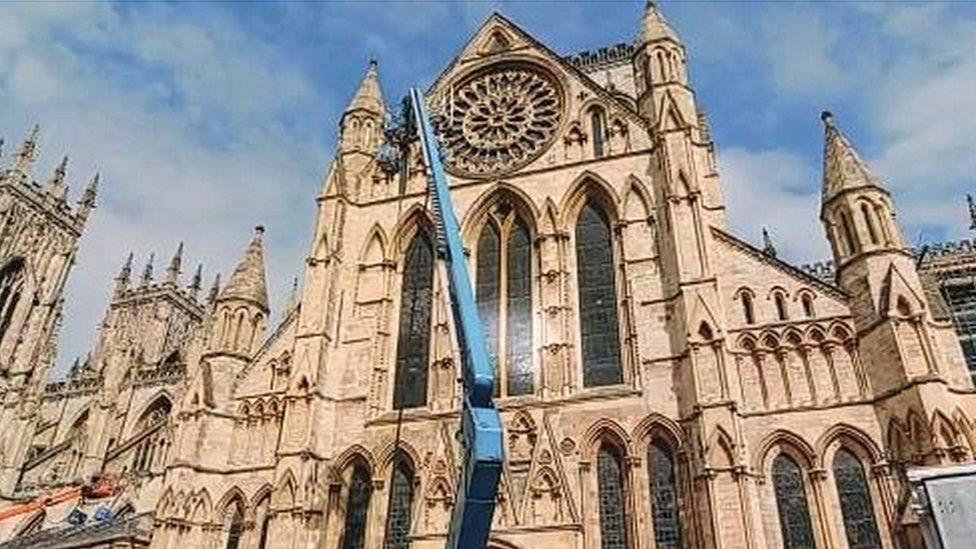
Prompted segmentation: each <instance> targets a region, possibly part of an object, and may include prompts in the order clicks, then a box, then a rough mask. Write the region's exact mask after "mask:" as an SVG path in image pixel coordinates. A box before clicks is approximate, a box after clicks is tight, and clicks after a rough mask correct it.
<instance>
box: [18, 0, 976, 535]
mask: <svg viewBox="0 0 976 549" xmlns="http://www.w3.org/2000/svg"><path fill="white" fill-rule="evenodd" d="M639 28H640V32H639V34H638V38H637V40H636V41H635V42H633V43H632V44H625V45H622V46H615V47H613V48H608V49H605V50H600V51H598V52H595V53H587V54H578V55H575V56H570V57H561V56H558V55H556V54H555V53H553V52H552V51H551V50H549V49H548V48H547V47H546V46H545V45H543V44H541V43H539V42H538V41H536V40H535V39H534V38H532V37H531V36H530V35H529V34H527V33H526V32H525V31H523V30H522V29H520V28H519V27H518V26H516V25H515V24H513V23H512V22H511V21H509V20H507V19H505V18H504V17H502V16H500V15H497V14H496V15H493V16H491V17H490V18H489V19H488V21H487V22H486V23H485V24H484V25H483V26H482V28H481V29H480V30H479V31H478V33H477V34H476V35H475V36H474V37H473V38H472V40H471V41H470V42H469V43H468V44H467V45H466V46H465V47H464V48H463V50H462V51H461V52H460V54H459V55H458V56H457V58H455V59H454V60H453V61H452V62H451V63H450V64H449V65H448V66H447V68H446V69H445V71H444V72H443V74H441V75H440V76H439V77H438V78H437V79H436V81H435V82H434V83H433V85H432V86H431V88H430V89H429V90H428V92H427V93H428V99H429V103H430V105H431V107H432V109H433V110H434V111H435V114H436V124H437V126H438V131H439V134H440V137H441V142H442V146H443V149H444V153H445V160H446V164H447V166H448V168H449V171H450V172H451V174H452V196H453V199H454V201H455V207H456V209H457V213H458V217H459V218H460V219H461V224H462V231H463V237H464V238H465V240H466V242H467V244H468V246H469V248H470V251H471V254H470V257H471V266H472V268H471V271H472V276H473V277H474V284H475V289H476V294H477V298H478V302H479V307H480V308H481V312H482V316H483V319H484V320H485V324H486V327H487V333H488V339H489V344H490V347H491V350H492V352H493V355H494V356H495V359H496V363H497V364H498V386H499V388H498V398H497V400H496V402H497V404H498V406H499V408H500V410H501V413H502V417H503V419H504V422H505V426H506V442H507V456H506V457H507V462H506V466H505V470H504V473H503V476H502V485H501V489H500V493H499V497H498V505H497V507H496V513H495V519H494V520H495V528H494V531H493V536H492V542H491V546H492V547H495V548H506V549H512V548H528V547H556V546H564V547H578V548H586V549H595V548H624V547H626V548H640V549H645V548H646V549H651V548H654V549H667V548H675V547H689V548H690V547H695V548H712V547H720V548H726V549H731V548H752V547H762V548H766V547H768V548H777V547H795V548H800V547H803V548H806V547H822V548H828V547H837V548H840V547H849V546H856V547H884V548H895V547H917V546H918V543H919V542H918V539H917V537H916V536H915V533H916V532H915V528H914V527H913V517H912V514H911V510H910V509H909V508H908V505H907V502H908V500H907V490H906V487H905V484H904V480H903V476H904V471H905V469H906V468H907V467H914V466H925V465H932V464H944V463H952V462H963V461H971V460H972V459H973V457H974V451H976V431H974V430H973V429H974V425H973V418H974V414H976V397H974V389H973V384H972V381H971V380H970V376H969V371H968V370H967V367H966V363H965V360H964V358H963V354H962V352H961V350H960V345H959V343H958V339H957V337H956V334H955V332H954V330H953V327H954V326H953V322H952V316H951V315H950V314H948V313H947V311H948V309H947V308H946V303H945V301H944V300H943V299H941V295H940V293H939V291H938V290H935V291H933V289H932V288H933V285H932V284H931V283H929V282H927V280H928V279H929V277H928V276H927V275H925V274H924V273H921V274H920V272H919V271H918V270H917V268H916V257H915V255H914V254H913V252H912V251H911V250H909V249H908V248H907V247H906V245H905V242H904V241H903V238H902V235H901V231H900V229H899V227H898V224H897V222H896V216H895V212H896V211H895V208H894V205H893V203H892V197H891V196H890V194H889V193H888V191H887V190H886V188H885V185H884V184H883V182H881V181H880V180H879V179H878V178H877V177H875V176H874V175H873V174H872V173H871V172H870V170H869V169H868V167H867V166H866V165H865V163H864V162H863V161H862V160H861V159H860V158H859V156H858V154H857V152H856V151H855V149H854V147H853V146H852V144H851V142H850V141H849V139H848V138H847V137H846V136H845V135H844V134H843V133H842V131H841V130H840V128H839V127H838V126H837V124H836V123H835V121H834V120H833V118H832V117H831V116H830V115H829V114H828V113H825V114H824V116H823V120H824V127H825V151H824V189H823V204H822V209H821V213H820V216H821V220H822V222H823V225H824V229H825V232H826V235H827V238H828V239H829V241H830V244H831V248H832V250H833V252H834V263H833V266H830V267H827V266H821V268H820V269H819V270H815V272H813V273H811V269H806V270H805V269H802V268H797V267H794V266H791V265H789V264H787V263H785V262H783V261H781V260H780V259H777V257H776V255H775V250H774V249H773V247H772V245H771V244H768V245H767V246H766V247H765V249H757V248H755V247H753V246H752V245H750V244H748V243H746V242H744V241H742V240H740V239H739V238H737V237H736V236H734V235H732V234H731V233H730V232H729V230H728V228H727V226H726V219H725V207H724V201H723V198H722V193H723V191H722V188H721V180H720V177H719V171H718V168H717V163H716V158H715V147H714V144H713V143H712V141H711V137H710V134H709V131H708V126H707V119H706V117H705V115H704V113H703V112H702V111H701V110H700V109H699V107H698V105H697V104H696V100H695V94H694V91H693V89H692V87H691V84H690V80H689V77H688V74H687V57H686V52H685V49H684V47H683V45H682V44H681V41H680V39H679V37H678V35H677V33H676V32H675V31H674V30H673V29H672V28H671V27H670V26H669V25H668V23H667V22H666V20H665V19H664V17H663V15H662V14H661V12H660V11H659V10H658V8H657V7H656V6H655V5H654V4H653V3H649V4H648V7H647V10H646V13H645V15H644V18H643V19H642V21H641V22H640V25H639ZM389 114H390V113H388V112H387V107H386V102H385V100H384V98H383V95H382V92H381V88H380V83H379V71H378V67H377V65H376V64H375V63H372V64H371V65H370V67H369V69H368V71H367V73H366V76H365V77H364V79H363V81H362V84H361V85H360V88H359V90H358V91H357V92H356V94H355V96H354V98H353V100H352V102H351V103H350V105H349V108H348V109H347V111H346V112H345V114H344V115H343V117H342V119H341V120H340V123H339V130H340V139H339V146H338V150H337V152H336V156H335V159H334V161H333V163H332V165H331V167H330V169H329V171H328V173H327V175H326V177H325V180H324V183H323V189H322V192H321V194H320V195H319V197H318V200H317V205H318V209H317V214H316V215H317V217H316V228H315V234H314V239H313V244H312V246H311V249H310V250H309V255H308V258H307V262H306V267H305V271H304V278H303V283H302V285H301V288H302V289H301V291H300V292H299V293H297V294H296V297H295V298H294V299H293V300H292V301H291V302H290V303H288V304H287V306H286V307H285V308H284V310H283V314H282V319H283V320H281V321H280V322H279V323H278V324H277V325H273V326H269V325H268V318H269V314H270V308H269V303H268V299H267V290H266V285H265V275H264V258H263V255H264V250H263V241H262V234H263V231H264V230H263V229H262V228H260V227H259V228H258V229H257V230H256V232H255V235H254V237H253V238H252V241H251V242H250V244H249V245H248V247H247V249H246V251H245V254H244V257H243V259H242V260H241V262H240V264H239V265H238V267H237V268H236V269H235V271H234V272H233V273H232V275H231V276H230V278H229V280H228V282H227V285H226V286H224V287H222V288H221V287H220V286H219V283H218V284H216V285H215V287H214V290H213V291H212V292H211V294H210V296H209V298H208V299H206V300H204V301H202V302H201V301H199V300H198V298H197V294H198V292H199V289H200V277H199V271H198V274H197V276H196V277H195V278H194V279H193V281H192V282H191V283H190V285H189V287H188V288H185V289H184V288H182V287H181V283H180V282H179V273H180V270H181V260H180V257H181V254H180V252H177V254H176V256H175V257H174V259H173V260H172V261H171V264H170V267H169V269H168V271H167V274H166V278H165V281H164V282H160V283H155V282H153V276H152V272H151V268H152V267H151V266H152V261H150V264H149V267H147V271H146V272H145V273H144V274H143V276H142V279H141V282H140V283H139V284H138V285H137V286H132V285H131V283H130V282H129V279H130V275H131V272H130V271H131V268H132V267H131V260H130V261H129V262H127V263H126V265H125V267H124V268H123V271H122V273H121V274H120V276H119V278H118V280H117V290H116V292H115V295H114V298H113V300H112V303H111V305H110V306H109V311H108V313H107V315H106V320H105V323H104V324H103V327H102V334H101V338H100V341H99V343H98V344H97V345H96V347H95V349H94V351H93V353H92V355H91V357H90V358H88V359H87V360H85V361H84V362H83V363H80V364H79V365H78V366H77V367H76V368H74V369H73V372H72V375H71V376H70V377H69V378H68V380H67V381H65V382H60V383H56V384H49V385H48V386H46V387H44V386H43V385H42V384H40V383H38V381H37V380H38V379H43V378H44V374H45V373H46V369H47V368H48V367H49V364H50V357H51V354H52V353H53V343H52V342H53V338H54V337H55V335H56V326H57V311H58V310H59V309H58V303H59V301H57V300H59V299H60V294H59V293H58V292H59V290H60V286H58V287H56V288H52V289H51V290H50V294H49V295H50V296H51V297H50V298H49V299H48V301H44V300H43V299H41V300H35V301H34V303H35V304H39V305H35V304H32V305H31V307H41V306H44V304H45V303H47V307H48V309H44V310H41V309H38V310H37V312H34V313H31V314H32V315H38V316H40V317H43V318H44V319H45V320H44V322H41V321H40V320H38V321H35V322H34V324H32V325H31V326H34V325H36V326H37V327H36V328H32V329H34V330H38V332H36V333H37V334H40V335H32V336H30V337H29V338H24V340H25V341H27V340H28V339H29V340H30V341H34V342H36V343H35V346H37V347H38V348H40V349H42V350H45V351H44V352H41V354H40V356H41V358H40V359H37V360H35V361H34V362H31V361H22V362H18V361H17V360H16V359H15V360H13V361H12V362H10V361H7V362H3V363H0V364H2V367H3V369H4V372H6V373H7V374H6V375H7V377H6V378H5V380H9V381H7V385H6V386H5V389H4V390H5V391H6V392H5V394H4V409H3V414H4V416H3V423H2V430H3V432H2V436H3V442H4V445H3V452H4V453H3V461H2V463H3V477H2V484H0V494H2V495H3V496H4V497H6V498H9V499H19V500H23V499H25V498H28V497H30V496H31V495H35V494H38V493H40V491H41V490H50V489H51V488H54V487H57V486H58V485H59V483H65V484H71V483H74V484H77V483H79V482H84V480H85V479H86V478H88V477H91V476H92V475H95V474H96V473H97V474H102V475H103V477H105V476H107V477H110V478H112V479H116V482H117V485H118V488H117V493H118V495H117V496H115V499H113V500H112V502H111V506H113V507H112V508H113V509H118V508H119V507H120V506H122V505H130V506H131V508H132V510H134V511H136V512H137V514H136V515H134V516H139V517H142V516H143V515H141V514H139V513H142V512H145V511H151V512H152V513H153V520H154V528H153V535H152V539H151V546H152V547H156V548H173V547H213V548H217V547H227V548H231V549H236V548H238V547H249V548H250V547H254V548H257V547H261V548H265V547H268V548H271V547H274V548H297V547H320V548H328V549H345V548H360V547H369V548H378V547H391V548H400V547H407V546H410V547H414V548H425V547H431V548H433V547H443V545H444V542H445V535H446V532H447V525H448V522H449V517H450V514H451V509H452V506H453V503H454V497H455V485H456V482H457V471H458V462H459V459H461V458H460V456H459V448H458V445H457V442H456V437H455V433H456V430H457V428H458V426H457V421H458V414H457V411H458V399H459V393H460V389H459V386H458V382H457V379H458V376H459V371H458V364H459V357H458V353H457V348H456V344H455V340H454V338H453V336H452V334H453V330H454V326H453V319H452V317H451V315H450V308H449V305H448V302H447V295H446V285H445V281H446V276H445V273H444V271H443V265H442V264H441V263H440V262H439V261H438V260H437V254H436V242H437V234H436V229H435V225H434V220H433V218H432V214H431V211H432V208H433V206H432V204H431V202H430V197H429V196H428V193H427V191H426V189H427V181H426V174H425V169H424V166H423V163H422V158H421V155H420V152H419V149H418V147H417V144H416V143H411V142H410V141H409V140H406V141H402V140H401V142H400V143H399V144H398V148H396V149H394V148H393V147H392V146H391V145H392V143H391V142H390V141H391V137H390V136H392V135H393V134H392V133H390V132H386V131H384V129H385V128H386V120H387V118H388V117H389ZM25 148H26V146H25ZM31 150H32V149H31ZM31 154H33V153H31ZM27 156H30V155H29V154H28V155H25V154H23V153H22V154H21V155H19V156H18V159H19V160H18V162H22V161H23V160H22V159H23V158H26V157H27ZM16 166H17V165H15V167H14V168H13V169H12V170H9V171H8V172H5V173H6V174H7V175H6V176H5V177H6V179H4V184H3V186H2V188H3V189H4V192H7V193H10V192H11V191H10V190H9V189H10V188H13V187H16V185H18V184H20V183H16V182H14V181H12V180H11V177H16V176H17V174H18V173H21V172H18V171H17V167H16ZM18 188H19V187H18ZM18 192H20V191H18ZM33 192H34V193H35V194H37V195H38V196H40V194H39V193H41V191H40V190H35V191H33ZM45 192H47V193H48V194H49V195H50V194H52V193H53V194H54V195H55V196H56V195H57V193H56V192H53V191H45ZM3 196H4V197H6V196H7V195H3ZM32 196H33V195H32ZM45 196H46V195H45ZM86 196H87V195H86ZM91 196H92V200H93V196H94V192H93V191H92V193H91ZM37 200H39V199H37ZM44 200H47V201H48V202H52V203H53V202H56V200H55V199H54V198H45V199H44ZM92 200H89V201H87V202H85V201H84V200H83V202H82V210H83V211H85V212H87V209H85V208H90V207H91V203H92ZM48 202H44V203H43V204H46V205H47V206H44V208H47V209H43V208H42V211H44V212H59V211H62V210H63V208H62V207H60V206H57V207H52V206H51V205H50V204H48ZM9 203H10V199H8V202H6V204H9ZM39 204H40V202H39ZM86 204H87V206H85V205H86ZM39 208H40V206H39ZM8 210H9V207H8ZM2 211H3V210H0V212H2ZM45 215H51V216H53V215H54V214H53V213H48V214H45ZM75 215H76V216H78V215H81V213H80V212H79V213H78V214H75ZM811 215H813V214H812V212H811ZM72 219H74V218H72ZM3 226H4V227H7V226H9V222H8V223H7V224H5V225H3ZM72 227H73V228H74V232H69V233H66V234H70V235H73V237H72V238H68V239H67V240H66V244H65V251H64V253H65V254H67V256H66V257H67V258H68V259H70V254H71V253H73V250H74V242H75V240H76V238H77V236H78V235H79V234H80V227H79V226H78V225H77V222H75V224H74V225H71V224H68V228H69V229H70V228H72ZM0 238H2V234H0ZM5 242H6V241H5V240H0V246H3V245H5V244H4V243H5ZM0 249H4V250H6V248H0ZM18 249H19V248H18ZM41 249H42V250H48V249H49V248H45V247H42V248H41ZM19 253H20V252H15V253H13V254H11V253H9V252H7V251H5V252H4V254H5V255H4V256H3V257H6V258H9V257H21V255H18V254H19ZM25 253H26V252H25ZM24 257H25V259H27V260H28V265H29V268H30V269H34V268H35V267H34V265H35V264H34V263H33V261H34V260H33V256H26V255H25V256H24ZM59 257H60V256H59ZM5 261H7V262H6V263H3V265H9V262H10V261H13V260H10V259H7V260H5ZM61 261H62V262H61V263H55V264H52V266H51V267H49V268H48V269H49V271H47V272H54V271H55V270H56V269H55V266H54V265H70V261H67V262H66V261H65V260H64V259H62V260H61ZM4 269H8V270H9V267H4ZM6 272H8V271H7V270H0V274H2V273H6ZM18 272H19V271H18ZM31 272H33V271H31ZM58 272H59V273H62V274H61V278H60V280H63V277H64V275H65V274H66V272H67V267H62V270H61V271H58ZM825 273H829V274H825ZM3 276H6V275H3ZM0 280H7V279H6V278H0ZM42 280H50V278H43V279H42ZM0 295H3V294H0ZM52 300H54V301H53V302H51V301H52ZM20 307H26V306H25V305H20ZM18 311H19V310H18ZM17 314H21V313H17ZM14 318H15V319H17V318H21V317H18V316H17V315H16V314H15V316H14ZM11 326H12V328H11V330H13V331H11V332H9V333H11V334H17V333H20V332H18V331H19V330H27V329H28V328H27V327H26V326H27V325H26V324H20V325H18V324H12V325H11ZM23 333H28V332H23ZM29 333H31V334H34V333H35V332H29ZM42 336H43V337H42ZM11 337H13V336H11ZM18 341H19V339H18ZM0 342H2V345H0V351H4V350H6V349H9V348H10V346H11V345H13V344H12V343H11V344H8V342H7V340H0ZM24 352H26V351H24ZM45 352H46V354H44V353H45ZM7 356H8V355H3V357H4V358H3V360H7V358H6V357H7ZM32 364H36V367H35V368H34V370H33V371H35V372H36V373H34V374H33V375H30V374H27V373H26V372H29V371H32V370H31V369H30V367H29V365H32ZM18 372H22V373H21V374H20V377H17V373H18ZM32 380H33V381H32ZM37 516H38V515H36V514H23V516H19V518H17V519H16V520H17V521H18V522H16V524H14V519H6V520H3V519H0V532H5V534H4V535H6V536H17V535H20V534H23V533H25V532H32V531H34V530H36V529H38V528H41V526H36V525H37V523H38V519H37ZM42 518H43V517H42ZM41 522H43V520H42V521H41ZM5 523H6V524H5Z"/></svg>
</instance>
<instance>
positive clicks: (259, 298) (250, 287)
mask: <svg viewBox="0 0 976 549" xmlns="http://www.w3.org/2000/svg"><path fill="white" fill-rule="evenodd" d="M263 237H264V227H262V226H260V225H259V226H257V227H255V228H254V237H253V238H252V239H251V243H250V244H249V245H248V246H247V250H246V251H245V252H244V258H243V259H241V262H240V263H238V264H237V268H235V269H234V272H233V274H231V275H230V281H229V282H228V283H227V286H226V287H224V290H223V292H221V293H220V299H222V300H224V299H244V300H247V301H251V302H253V303H255V304H257V305H258V306H260V307H261V308H262V309H264V310H265V311H267V310H268V288H267V285H266V284H265V277H264V238H263Z"/></svg>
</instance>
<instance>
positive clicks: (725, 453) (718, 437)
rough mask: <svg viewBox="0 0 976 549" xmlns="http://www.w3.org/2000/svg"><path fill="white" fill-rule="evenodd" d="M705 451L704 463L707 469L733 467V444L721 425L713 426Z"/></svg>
mask: <svg viewBox="0 0 976 549" xmlns="http://www.w3.org/2000/svg"><path fill="white" fill-rule="evenodd" d="M708 440H709V442H708V447H707V449H706V453H707V457H706V463H707V465H708V466H709V467H713V468H714V467H725V468H728V467H733V466H734V465H735V443H734V442H732V437H730V436H729V434H728V433H727V432H726V431H725V429H724V428H723V427H722V426H721V425H717V426H715V428H714V429H713V430H712V436H711V437H709V439H708Z"/></svg>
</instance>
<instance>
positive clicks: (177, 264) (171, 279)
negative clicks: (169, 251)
mask: <svg viewBox="0 0 976 549" xmlns="http://www.w3.org/2000/svg"><path fill="white" fill-rule="evenodd" d="M182 267H183V243H182V242H180V245H179V246H177V247H176V253H175V254H173V259H170V260H169V268H167V269H166V283H167V284H176V283H177V282H178V281H179V278H180V272H181V271H182Z"/></svg>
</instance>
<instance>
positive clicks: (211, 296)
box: [207, 273, 220, 305]
mask: <svg viewBox="0 0 976 549" xmlns="http://www.w3.org/2000/svg"><path fill="white" fill-rule="evenodd" d="M219 293H220V273H217V276H215V277H214V281H213V286H211V287H210V292H209V293H208V294H207V303H210V304H211V305H212V304H213V303H214V302H215V301H217V294H219Z"/></svg>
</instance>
